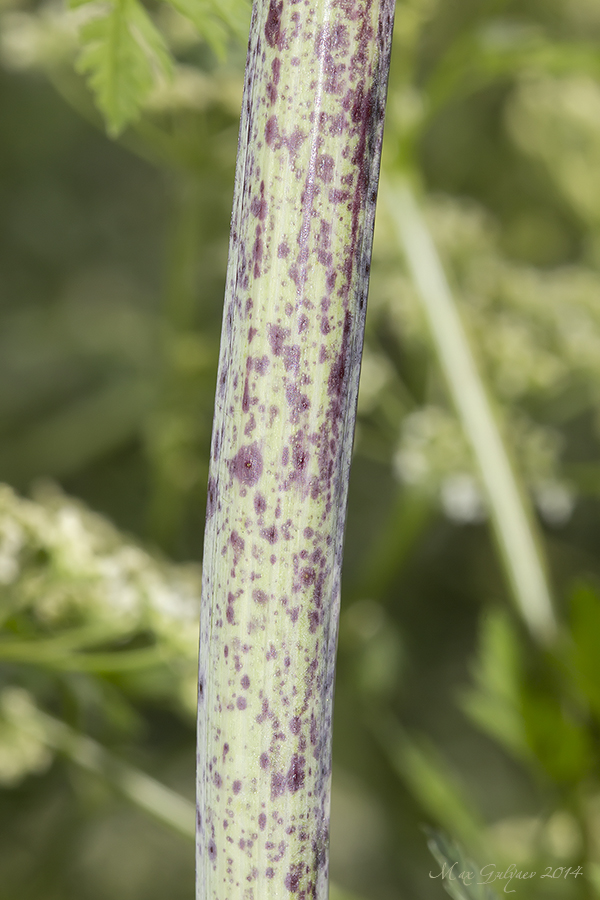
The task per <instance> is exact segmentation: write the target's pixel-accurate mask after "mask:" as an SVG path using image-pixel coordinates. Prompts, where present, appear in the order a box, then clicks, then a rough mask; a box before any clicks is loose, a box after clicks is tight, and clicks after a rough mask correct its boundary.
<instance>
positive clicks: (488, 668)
mask: <svg viewBox="0 0 600 900" xmlns="http://www.w3.org/2000/svg"><path fill="white" fill-rule="evenodd" d="M473 674H474V678H475V684H476V687H475V688H473V689H471V690H469V691H467V692H466V693H465V694H464V695H463V697H462V698H461V701H462V702H461V706H462V708H463V709H464V711H465V712H466V714H467V715H468V716H469V718H470V719H471V720H472V721H473V722H475V724H476V725H478V726H479V727H480V728H481V729H482V730H483V731H484V732H486V733H487V734H489V735H490V736H491V737H493V738H495V739H496V740H497V741H499V742H500V743H501V744H503V745H504V747H506V749H507V750H508V751H509V752H510V753H512V754H513V755H514V756H516V757H517V758H526V759H527V758H530V752H529V749H528V747H527V741H526V738H525V732H524V727H523V720H522V717H521V712H520V683H521V681H522V677H523V675H522V663H521V658H520V648H519V644H518V639H517V634H516V632H515V629H514V628H513V626H512V625H511V622H510V619H509V617H508V615H507V614H506V613H505V612H504V611H502V610H499V609H498V610H492V611H490V612H488V613H487V614H486V615H485V617H484V619H483V622H482V625H481V636H480V643H479V654H478V659H477V662H476V664H475V667H474V672H473Z"/></svg>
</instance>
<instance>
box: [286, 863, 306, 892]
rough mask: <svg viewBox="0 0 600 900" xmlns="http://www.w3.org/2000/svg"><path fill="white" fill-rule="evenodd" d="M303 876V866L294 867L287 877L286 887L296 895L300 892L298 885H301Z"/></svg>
mask: <svg viewBox="0 0 600 900" xmlns="http://www.w3.org/2000/svg"><path fill="white" fill-rule="evenodd" d="M301 875H302V865H301V864H298V865H293V866H291V868H290V871H289V872H288V873H287V875H286V876H285V886H286V888H287V889H288V891H290V892H291V893H292V894H296V893H297V892H298V885H299V884H300V876H301Z"/></svg>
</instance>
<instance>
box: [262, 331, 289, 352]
mask: <svg viewBox="0 0 600 900" xmlns="http://www.w3.org/2000/svg"><path fill="white" fill-rule="evenodd" d="M289 336H290V330H289V328H282V327H281V325H267V337H268V338H269V343H270V345H271V350H272V351H273V354H274V356H281V352H282V350H283V344H284V342H285V341H286V340H287V338H288V337H289Z"/></svg>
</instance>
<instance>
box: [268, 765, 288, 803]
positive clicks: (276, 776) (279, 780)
mask: <svg viewBox="0 0 600 900" xmlns="http://www.w3.org/2000/svg"><path fill="white" fill-rule="evenodd" d="M285 782H286V778H285V775H283V774H282V773H281V772H273V774H272V775H271V800H275V798H276V797H279V796H280V794H283V792H284V791H285Z"/></svg>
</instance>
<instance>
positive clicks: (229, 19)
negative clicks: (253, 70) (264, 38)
mask: <svg viewBox="0 0 600 900" xmlns="http://www.w3.org/2000/svg"><path fill="white" fill-rule="evenodd" d="M168 2H169V3H170V5H171V6H172V7H173V8H174V9H176V10H177V12H179V13H181V15H182V16H185V17H186V19H189V20H190V22H192V24H193V25H195V27H196V29H197V31H198V34H199V35H200V36H201V37H202V38H203V39H204V40H205V41H206V42H207V44H209V45H210V46H211V47H212V49H213V50H214V51H215V53H216V54H217V56H219V57H220V58H223V57H224V56H225V50H226V48H227V40H228V38H229V37H230V36H231V35H232V34H233V35H235V36H237V37H238V38H243V39H245V38H246V36H247V33H248V28H247V26H248V10H249V7H248V4H247V3H246V2H245V0H229V2H226V3H220V4H217V3H215V2H213V0H168Z"/></svg>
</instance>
